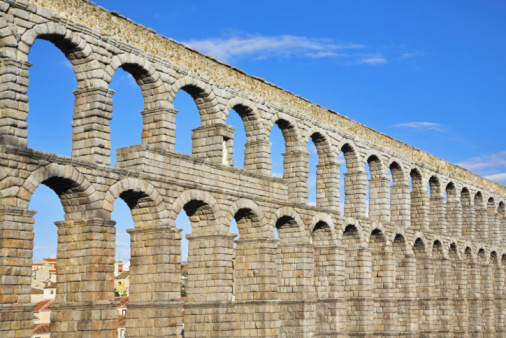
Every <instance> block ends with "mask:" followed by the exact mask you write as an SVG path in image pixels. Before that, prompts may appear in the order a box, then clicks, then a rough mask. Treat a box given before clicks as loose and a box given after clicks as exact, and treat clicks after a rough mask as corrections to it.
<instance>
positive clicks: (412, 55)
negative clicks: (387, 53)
mask: <svg viewBox="0 0 506 338" xmlns="http://www.w3.org/2000/svg"><path fill="white" fill-rule="evenodd" d="M423 56H425V52H421V51H414V52H407V53H402V54H401V56H399V60H406V59H414V58H418V57H423Z"/></svg>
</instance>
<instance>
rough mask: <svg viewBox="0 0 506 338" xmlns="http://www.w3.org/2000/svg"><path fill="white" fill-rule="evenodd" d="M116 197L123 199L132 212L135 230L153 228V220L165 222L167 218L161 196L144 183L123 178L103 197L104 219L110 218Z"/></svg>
mask: <svg viewBox="0 0 506 338" xmlns="http://www.w3.org/2000/svg"><path fill="white" fill-rule="evenodd" d="M118 197H120V198H121V199H123V200H124V201H125V203H126V204H127V205H128V207H129V208H130V210H131V211H132V218H133V220H134V224H135V227H136V228H140V227H149V226H154V224H150V223H152V222H153V221H155V220H167V219H168V217H169V213H168V211H167V208H166V206H165V202H164V201H163V198H162V196H161V195H160V194H159V193H158V191H157V190H156V189H155V187H153V186H152V185H151V184H150V183H148V182H146V181H143V180H140V179H137V178H125V179H122V180H121V181H118V182H116V183H114V184H113V185H112V186H111V187H110V188H109V190H108V191H107V193H106V195H105V199H104V207H103V208H104V212H105V217H107V218H110V217H111V213H112V211H113V209H114V202H115V201H116V199H118ZM157 225H158V224H157Z"/></svg>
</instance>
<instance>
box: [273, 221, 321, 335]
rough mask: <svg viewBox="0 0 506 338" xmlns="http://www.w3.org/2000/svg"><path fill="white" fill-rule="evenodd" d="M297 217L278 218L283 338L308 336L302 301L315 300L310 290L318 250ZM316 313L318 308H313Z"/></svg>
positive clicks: (308, 327) (281, 327)
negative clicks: (310, 241)
mask: <svg viewBox="0 0 506 338" xmlns="http://www.w3.org/2000/svg"><path fill="white" fill-rule="evenodd" d="M294 217H295V216H290V215H282V216H280V217H278V219H277V221H276V223H275V226H276V229H277V231H278V235H279V245H278V253H277V259H276V261H277V264H278V285H279V299H280V300H281V302H282V303H280V309H279V313H280V330H279V335H280V336H287V337H289V336H295V335H300V336H303V335H304V334H308V333H309V332H310V330H311V325H308V323H307V319H306V318H305V315H304V314H305V312H306V311H308V309H307V308H305V306H301V304H300V303H299V302H298V301H304V300H305V299H306V298H307V297H311V296H312V294H311V292H310V289H311V288H312V287H313V279H314V249H313V247H312V246H302V245H301V244H304V243H305V244H308V243H309V238H308V237H307V234H306V233H305V232H304V231H303V228H302V227H301V224H300V223H299V222H300V221H299V222H297V220H296V219H295V218H294ZM311 311H314V308H313V309H311ZM313 325H314V321H313Z"/></svg>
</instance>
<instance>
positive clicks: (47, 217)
mask: <svg viewBox="0 0 506 338" xmlns="http://www.w3.org/2000/svg"><path fill="white" fill-rule="evenodd" d="M29 208H30V209H31V210H35V211H37V213H36V214H35V216H34V219H35V224H34V227H33V233H34V237H33V260H32V266H31V271H32V276H31V282H30V290H31V294H30V302H31V303H34V304H36V306H35V309H36V311H35V313H34V330H35V331H37V332H38V331H43V330H44V329H46V330H47V331H49V325H50V324H49V323H50V318H49V314H50V312H49V311H48V309H49V306H50V305H52V304H55V302H58V303H59V304H61V303H62V302H64V298H63V295H58V299H56V297H57V294H58V292H60V293H61V291H62V288H61V286H60V287H59V288H58V287H57V285H58V284H57V282H58V281H59V280H60V278H58V280H57V271H58V259H57V258H58V257H57V251H58V250H57V245H58V243H57V242H58V233H57V226H55V223H54V222H55V221H61V220H63V219H64V217H63V216H64V214H65V212H64V210H63V207H62V204H61V201H60V199H59V198H58V196H57V194H55V191H53V190H52V189H51V188H49V187H48V186H46V185H44V184H41V185H39V187H38V188H37V189H36V190H35V193H34V194H33V195H32V198H31V200H30V205H29ZM60 258H61V257H60ZM59 263H60V269H63V266H62V264H61V263H63V260H60V262H59ZM60 282H61V281H60Z"/></svg>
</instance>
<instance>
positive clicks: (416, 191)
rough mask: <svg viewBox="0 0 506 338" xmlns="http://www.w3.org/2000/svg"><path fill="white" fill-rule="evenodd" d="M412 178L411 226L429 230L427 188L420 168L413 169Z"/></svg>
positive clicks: (410, 174)
mask: <svg viewBox="0 0 506 338" xmlns="http://www.w3.org/2000/svg"><path fill="white" fill-rule="evenodd" d="M409 176H410V177H411V211H410V214H411V226H412V227H413V228H414V229H416V230H420V231H425V230H427V227H428V225H429V207H428V203H427V200H428V196H427V186H424V184H423V176H422V173H421V171H420V170H419V169H418V168H412V169H411V171H410V173H409Z"/></svg>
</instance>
